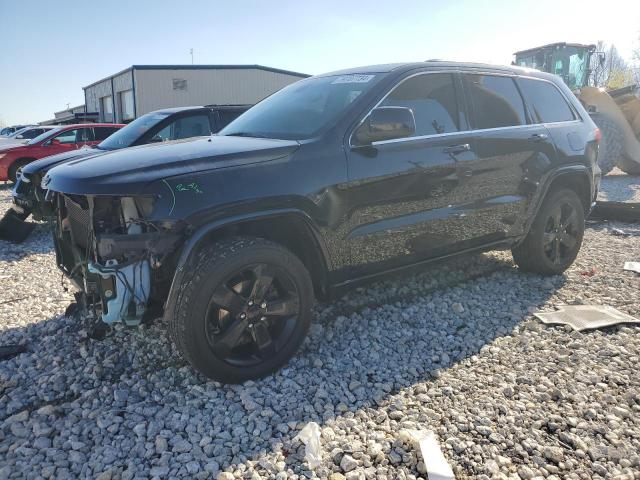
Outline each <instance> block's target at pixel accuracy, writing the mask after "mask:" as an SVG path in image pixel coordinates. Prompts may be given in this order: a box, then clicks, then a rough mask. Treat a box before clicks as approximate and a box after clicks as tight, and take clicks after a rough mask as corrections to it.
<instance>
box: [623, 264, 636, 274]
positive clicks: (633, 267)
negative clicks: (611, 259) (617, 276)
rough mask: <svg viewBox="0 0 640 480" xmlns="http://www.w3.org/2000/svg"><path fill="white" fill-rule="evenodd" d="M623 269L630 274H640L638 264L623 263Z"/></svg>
mask: <svg viewBox="0 0 640 480" xmlns="http://www.w3.org/2000/svg"><path fill="white" fill-rule="evenodd" d="M623 268H624V269H625V270H629V271H630V272H636V273H640V262H624V267H623Z"/></svg>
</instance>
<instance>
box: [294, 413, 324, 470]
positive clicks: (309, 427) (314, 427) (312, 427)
mask: <svg viewBox="0 0 640 480" xmlns="http://www.w3.org/2000/svg"><path fill="white" fill-rule="evenodd" d="M296 439H298V440H300V441H301V442H302V443H304V445H305V448H304V459H305V460H306V461H307V463H308V464H309V468H317V467H319V466H320V465H321V464H322V449H321V447H320V426H319V425H318V424H317V423H316V422H309V423H307V424H306V425H305V426H304V428H303V429H302V430H300V433H298V435H296V436H295V438H294V440H296Z"/></svg>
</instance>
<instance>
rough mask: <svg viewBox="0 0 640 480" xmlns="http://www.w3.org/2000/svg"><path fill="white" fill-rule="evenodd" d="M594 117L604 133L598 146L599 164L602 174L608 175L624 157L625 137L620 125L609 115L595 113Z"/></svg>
mask: <svg viewBox="0 0 640 480" xmlns="http://www.w3.org/2000/svg"><path fill="white" fill-rule="evenodd" d="M592 119H593V121H594V122H595V124H596V125H597V126H598V128H599V129H600V132H601V133H602V139H601V140H600V145H599V147H598V166H599V167H600V170H602V175H606V174H607V173H609V172H610V171H611V170H613V167H615V166H616V165H619V162H620V159H621V158H622V157H623V153H624V152H623V144H624V137H623V135H622V132H621V131H620V129H619V128H618V126H617V125H616V124H615V123H614V122H612V121H611V120H609V119H608V118H607V117H603V116H602V115H594V116H593V117H592Z"/></svg>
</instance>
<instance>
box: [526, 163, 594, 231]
mask: <svg viewBox="0 0 640 480" xmlns="http://www.w3.org/2000/svg"><path fill="white" fill-rule="evenodd" d="M567 174H569V175H572V176H575V175H580V176H582V177H584V179H586V180H587V182H588V183H589V202H590V203H589V212H590V211H591V209H592V208H593V206H594V204H595V200H594V196H595V185H594V180H593V175H592V173H591V169H590V168H589V167H587V166H586V165H582V164H573V165H563V166H561V167H558V168H556V169H554V170H551V171H550V172H548V173H547V174H546V175H545V176H543V177H542V178H541V179H540V181H539V182H538V188H537V190H536V192H535V194H534V196H533V199H532V201H531V204H530V205H529V209H528V212H527V223H526V224H525V228H524V235H523V238H524V237H525V236H526V235H527V234H528V233H529V229H530V228H531V225H532V224H533V221H534V220H535V218H536V215H537V214H538V210H540V207H541V206H542V202H543V201H544V199H545V197H546V196H547V193H548V191H549V188H550V187H551V185H552V183H553V182H554V181H555V180H556V179H557V178H559V177H561V176H562V175H567Z"/></svg>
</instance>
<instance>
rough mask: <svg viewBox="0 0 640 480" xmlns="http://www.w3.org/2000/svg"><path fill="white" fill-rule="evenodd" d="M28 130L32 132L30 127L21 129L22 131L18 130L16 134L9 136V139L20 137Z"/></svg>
mask: <svg viewBox="0 0 640 480" xmlns="http://www.w3.org/2000/svg"><path fill="white" fill-rule="evenodd" d="M27 130H30V128H29V127H26V128H21V129H20V130H16V131H15V132H13V133H10V134H9V135H7V137H9V138H16V137H17V136H18V135H20V134H21V133H24V132H26V131H27Z"/></svg>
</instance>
